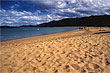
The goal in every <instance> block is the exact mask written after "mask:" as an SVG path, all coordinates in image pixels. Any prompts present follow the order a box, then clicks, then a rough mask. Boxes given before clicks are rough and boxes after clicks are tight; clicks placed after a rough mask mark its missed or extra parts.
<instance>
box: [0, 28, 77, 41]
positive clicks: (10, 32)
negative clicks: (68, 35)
mask: <svg viewBox="0 0 110 73" xmlns="http://www.w3.org/2000/svg"><path fill="white" fill-rule="evenodd" d="M78 29H79V28H74V27H46V28H38V27H21V28H0V30H1V32H0V41H1V42H2V41H9V40H15V39H20V38H27V37H33V36H40V35H47V34H53V33H59V32H65V31H71V30H78Z"/></svg>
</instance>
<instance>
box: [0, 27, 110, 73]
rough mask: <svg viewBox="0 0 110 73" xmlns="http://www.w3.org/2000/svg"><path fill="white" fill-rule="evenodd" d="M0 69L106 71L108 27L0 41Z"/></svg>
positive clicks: (109, 65)
mask: <svg viewBox="0 0 110 73" xmlns="http://www.w3.org/2000/svg"><path fill="white" fill-rule="evenodd" d="M0 46H1V48H0V50H1V53H0V56H1V67H0V69H1V70H0V72H2V73H5V72H15V73H19V72H29V73H30V72H46V73H47V72H52V73H54V72H63V73H67V72H75V73H81V72H104V73H107V72H108V73H109V72H110V71H109V70H110V53H109V52H110V28H98V27H97V28H94V27H92V28H89V31H86V30H84V29H81V30H73V31H68V32H62V33H56V34H49V35H43V36H37V37H29V38H23V39H17V40H11V41H6V42H0Z"/></svg>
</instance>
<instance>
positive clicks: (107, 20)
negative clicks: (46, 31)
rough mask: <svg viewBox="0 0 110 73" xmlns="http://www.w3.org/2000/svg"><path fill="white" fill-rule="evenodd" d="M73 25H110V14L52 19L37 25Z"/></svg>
mask: <svg viewBox="0 0 110 73" xmlns="http://www.w3.org/2000/svg"><path fill="white" fill-rule="evenodd" d="M72 26H75V27H76V26H82V27H84V26H88V27H91V26H95V27H105V26H107V27H110V15H100V16H90V17H82V18H67V19H62V20H59V21H51V22H49V23H43V24H40V25H37V27H72Z"/></svg>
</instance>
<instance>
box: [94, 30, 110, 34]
mask: <svg viewBox="0 0 110 73" xmlns="http://www.w3.org/2000/svg"><path fill="white" fill-rule="evenodd" d="M102 33H110V31H107V32H96V33H94V34H102Z"/></svg>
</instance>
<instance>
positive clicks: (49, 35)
mask: <svg viewBox="0 0 110 73" xmlns="http://www.w3.org/2000/svg"><path fill="white" fill-rule="evenodd" d="M81 30H83V29H77V30H72V31H66V32H59V33H52V34H47V35H40V36H33V37H26V38H19V39H15V40H7V41H0V43H5V42H12V41H18V40H28V39H31V38H32V39H39V38H43V37H51V36H56V35H59V34H60V35H61V34H65V33H68V32H77V31H81Z"/></svg>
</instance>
